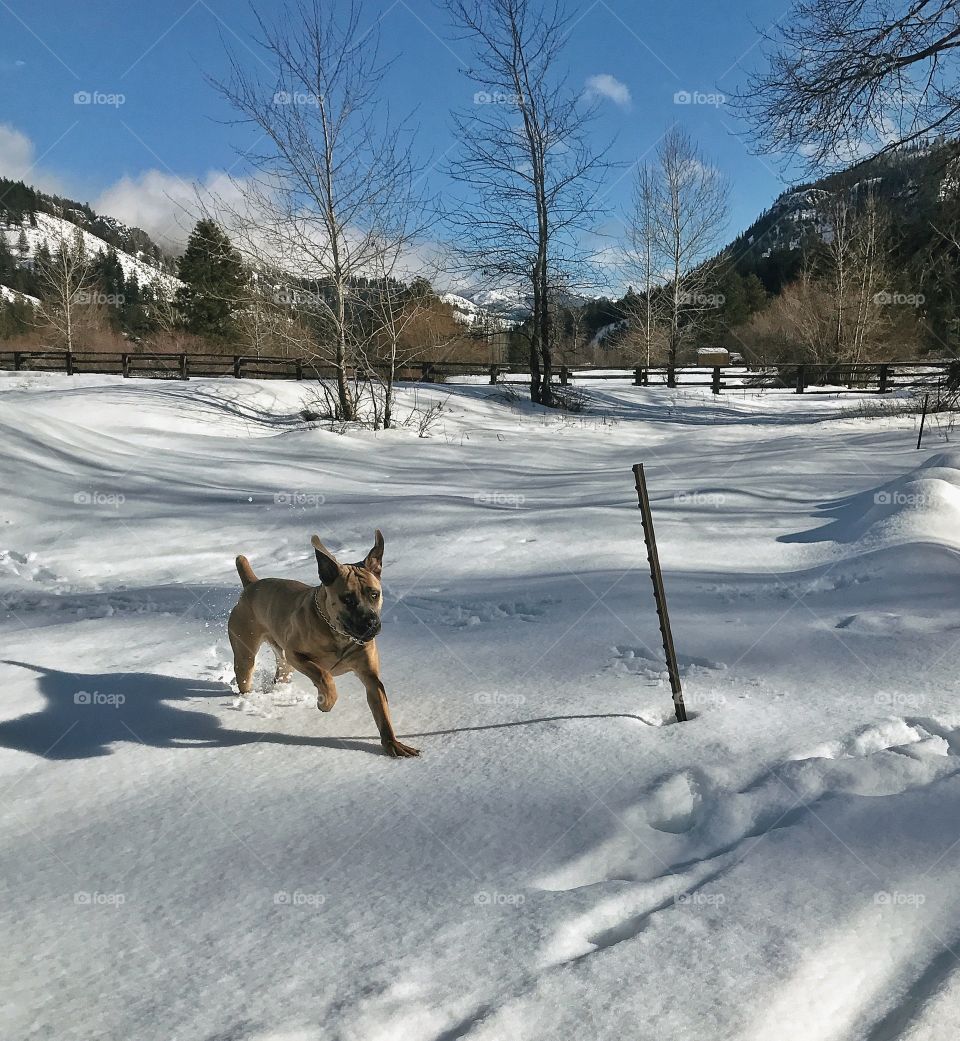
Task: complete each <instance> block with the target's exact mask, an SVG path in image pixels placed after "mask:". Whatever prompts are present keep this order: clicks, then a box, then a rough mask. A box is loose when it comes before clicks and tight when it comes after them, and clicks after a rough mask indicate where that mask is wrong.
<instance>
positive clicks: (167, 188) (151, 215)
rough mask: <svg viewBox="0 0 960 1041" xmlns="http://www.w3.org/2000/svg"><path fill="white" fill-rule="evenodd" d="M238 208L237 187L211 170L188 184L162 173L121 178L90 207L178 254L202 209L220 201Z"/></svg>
mask: <svg viewBox="0 0 960 1041" xmlns="http://www.w3.org/2000/svg"><path fill="white" fill-rule="evenodd" d="M224 201H225V202H227V203H228V204H237V205H239V204H240V203H241V202H242V194H241V191H240V186H239V185H238V184H237V182H235V181H233V180H232V179H231V178H230V177H229V176H227V174H226V173H224V172H223V171H220V170H211V171H209V172H208V173H207V175H206V176H205V177H204V178H203V179H202V180H200V181H190V180H188V179H186V178H184V177H177V176H176V175H175V174H170V173H165V172H164V171H162V170H145V171H144V172H143V173H140V174H138V175H137V176H136V177H122V178H120V180H119V181H117V182H116V183H115V184H112V185H111V186H110V187H109V188H107V189H106V190H105V191H103V192H101V193H100V195H99V196H98V197H97V198H96V199H93V200H91V203H90V205H91V206H92V207H93V209H94V210H95V211H96V212H97V213H105V214H109V215H110V216H111V217H116V218H117V220H121V221H123V222H124V224H130V225H132V226H134V227H137V228H143V230H144V231H145V232H147V234H148V235H149V236H150V237H151V238H152V239H153V240H154V241H155V242H156V243H157V244H158V245H159V246H160V247H161V248H163V249H165V250H169V251H170V252H173V253H177V252H179V251H180V250H181V249H182V248H183V246H184V244H185V242H186V241H187V236H188V235H189V234H190V230H191V228H192V227H193V225H194V224H195V223H196V222H197V220H198V219H199V217H200V215H201V213H202V212H204V211H205V210H211V209H214V210H215V209H217V208H219V206H220V204H221V203H223V202H224Z"/></svg>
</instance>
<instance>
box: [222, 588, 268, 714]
mask: <svg viewBox="0 0 960 1041" xmlns="http://www.w3.org/2000/svg"><path fill="white" fill-rule="evenodd" d="M227 632H228V634H229V636H230V646H231V647H232V648H233V672H234V675H235V676H236V679H237V689H238V690H239V691H240V693H241V694H249V693H250V691H251V690H252V689H253V669H254V666H255V665H256V663H257V651H258V650H259V649H260V644H261V642H262V641H263V633H262V632H260V631H259V630H258V628H257V627H256V626H255V624H254V622H253V618H252V617H251V613H250V609H249V608H248V607H247V605H246V604H245V603H244V602H243V600H241V601H240V603H239V604H237V606H236V607H235V608H234V609H233V610H232V611H231V612H230V622H229V624H228V625H227Z"/></svg>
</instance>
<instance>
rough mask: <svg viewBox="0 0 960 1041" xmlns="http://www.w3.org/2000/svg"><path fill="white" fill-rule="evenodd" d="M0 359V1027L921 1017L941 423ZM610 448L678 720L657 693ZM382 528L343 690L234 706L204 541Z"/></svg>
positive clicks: (941, 845)
mask: <svg viewBox="0 0 960 1041" xmlns="http://www.w3.org/2000/svg"><path fill="white" fill-rule="evenodd" d="M305 393H308V388H306V387H304V386H303V385H300V386H297V385H295V384H282V383H263V384H256V383H254V382H250V381H242V382H238V381H232V380H231V381H227V380H223V381H215V380H210V381H206V380H193V381H191V382H189V383H165V382H163V383H161V382H150V381H138V380H128V381H121V380H119V379H113V378H109V377H93V376H86V377H74V378H73V379H70V378H67V377H55V376H36V375H34V376H30V375H18V376H7V377H6V378H2V379H0V424H2V438H3V453H2V455H0V476H2V489H3V491H2V498H0V608H2V611H0V624H2V640H3V654H2V658H3V659H4V661H3V663H2V664H0V678H2V688H0V689H2V701H0V706H2V713H0V790H2V792H3V801H2V806H3V810H2V812H3V829H2V847H0V848H2V858H3V869H2V872H0V878H2V885H3V888H4V901H3V904H4V914H5V919H6V931H5V941H4V944H3V947H2V951H0V979H2V980H3V982H4V987H3V991H4V997H3V1004H2V1007H0V1020H2V1022H0V1036H3V1037H4V1038H11V1039H14V1038H16V1039H21V1038H49V1039H54V1038H55V1039H56V1041H81V1039H82V1041H91V1039H96V1041H114V1039H116V1041H130V1039H134V1041H173V1039H176V1041H187V1039H189V1041H194V1039H195V1041H227V1039H229V1041H318V1039H324V1041H326V1039H343V1041H441V1039H446V1041H452V1039H454V1038H470V1039H472V1041H502V1039H508V1038H509V1039H550V1041H557V1039H567V1038H570V1039H574V1038H576V1039H591V1041H593V1039H621V1038H651V1039H657V1041H673V1039H694V1038H696V1039H701V1038H712V1039H720V1038H730V1039H734V1038H735V1039H744V1041H746V1039H749V1041H768V1039H776V1041H793V1039H796V1041H801V1039H802V1041H827V1039H843V1041H853V1039H865V1041H892V1039H896V1038H906V1039H909V1041H921V1039H922V1041H929V1039H939V1038H943V1039H947V1038H950V1039H953V1038H955V1037H956V1036H957V1032H958V1030H960V963H958V960H957V959H958V957H960V884H958V883H960V863H958V861H960V702H958V695H957V685H958V680H957V675H958V670H957V659H958V655H960V557H958V551H960V452H958V451H957V450H955V449H952V448H951V447H950V445H949V444H947V443H945V441H944V440H943V438H942V437H940V436H939V431H938V428H937V426H936V425H935V424H934V426H933V427H932V429H931V430H930V432H929V433H928V446H927V447H925V449H924V450H923V451H921V452H917V451H915V450H914V442H915V437H916V433H915V427H914V420H913V418H897V417H895V416H892V415H891V416H886V417H880V418H864V417H863V416H857V410H858V401H857V399H856V398H855V397H851V396H845V397H843V398H840V399H836V398H832V397H828V396H823V395H818V396H808V397H799V396H796V395H792V394H789V393H786V392H783V393H780V392H767V393H766V394H764V395H761V394H752V393H738V394H729V395H725V396H723V397H722V398H719V399H716V398H713V397H712V396H711V395H710V394H709V393H700V392H698V391H695V390H688V391H677V392H669V391H667V390H665V389H663V388H650V389H645V388H633V387H631V386H629V385H628V383H627V382H626V381H624V382H623V383H622V384H620V383H610V384H605V385H603V386H602V387H598V386H596V385H593V386H588V387H587V393H588V394H589V395H590V397H591V399H592V411H591V413H590V414H588V415H587V416H584V417H576V418H563V417H558V416H555V415H551V416H546V417H545V416H543V415H540V414H538V413H537V412H535V411H533V410H532V409H530V408H529V407H523V406H518V405H516V404H511V403H510V402H509V401H507V400H504V399H503V397H502V391H501V390H499V389H498V388H493V387H487V386H482V385H470V386H460V387H449V386H448V387H432V388H427V389H424V388H420V389H418V390H416V391H414V390H413V389H405V390H404V391H403V392H402V394H401V403H400V409H399V411H400V412H401V413H403V412H405V411H408V410H409V409H410V408H412V407H413V406H414V405H415V404H416V405H417V406H419V407H421V408H422V407H423V406H424V405H425V404H428V403H429V402H431V401H433V400H437V399H439V400H445V401H446V407H445V410H444V412H443V414H442V417H441V419H440V421H439V422H438V423H437V424H436V425H435V426H434V427H433V429H432V431H431V436H430V437H429V438H426V439H421V438H418V437H417V433H416V430H415V428H413V427H410V428H406V429H400V430H397V431H392V432H389V433H379V434H374V433H371V432H347V433H345V434H339V433H336V432H331V431H328V430H325V429H322V428H314V429H305V428H304V427H303V425H302V424H301V423H300V421H299V419H298V418H297V410H298V407H299V405H300V402H301V397H302V395H304V394H305ZM638 461H640V462H644V463H645V464H647V475H648V482H649V485H650V489H651V494H652V497H653V499H654V506H653V508H654V516H655V520H656V524H657V529H658V535H659V539H660V553H661V560H662V563H663V567H664V573H665V580H666V585H667V592H668V596H669V601H670V608H671V614H672V617H673V622H674V633H675V638H676V642H677V647H678V651H679V654H680V656H681V659H682V664H683V672H684V683H685V693H686V699H687V703H688V706H689V709H690V711H691V716H692V719H691V720H690V721H689V722H688V723H686V724H677V723H675V722H673V719H672V715H671V704H670V695H669V690H668V687H667V686H666V684H665V683H664V680H663V675H662V666H661V664H660V659H661V652H660V645H659V635H658V631H657V627H656V618H655V615H654V611H653V605H652V602H651V594H650V580H649V577H648V576H647V574H646V571H645V555H644V551H643V548H642V541H641V528H640V521H639V515H638V512H637V509H636V498H635V494H634V490H633V479H632V475H631V472H630V467H631V465H632V464H633V463H634V462H638ZM375 527H380V528H382V529H383V531H384V534H385V536H386V565H385V571H384V578H385V592H386V600H387V602H386V606H385V609H384V614H385V624H384V629H383V633H382V636H381V637H380V640H379V644H380V650H381V656H382V659H383V663H384V678H385V682H386V685H387V690H388V691H389V693H390V696H391V705H392V708H393V714H394V719H395V721H396V723H397V728H398V731H399V733H400V735H401V737H402V738H405V739H407V740H409V742H411V743H413V744H416V745H418V746H420V748H421V749H422V752H423V755H422V758H420V759H418V760H392V759H388V758H386V757H385V756H383V755H381V754H380V747H379V743H378V741H377V740H376V731H375V728H374V726H373V721H372V719H371V718H370V716H369V713H368V710H367V706H366V701H365V698H364V697H363V692H362V689H361V687H360V685H359V683H357V682H356V681H354V680H353V679H352V678H349V677H347V678H344V679H343V680H342V681H341V682H340V688H341V698H340V701H339V703H338V705H337V707H336V708H335V710H334V711H333V712H332V713H331V714H329V715H321V714H320V713H318V712H317V710H316V708H315V707H314V703H315V699H314V697H313V696H312V694H311V692H310V690H309V689H308V685H307V683H306V681H305V680H303V679H302V678H298V679H297V681H296V683H295V685H294V687H293V689H292V690H291V689H290V688H289V687H283V688H278V689H271V687H270V684H269V682H268V680H269V677H270V676H272V662H271V661H270V660H269V654H265V655H264V657H263V659H262V664H261V666H260V669H259V672H258V677H259V679H258V688H257V691H256V693H255V695H254V696H253V697H252V698H251V699H250V700H249V703H248V704H245V705H244V704H241V703H240V702H239V701H238V700H237V699H236V697H235V696H234V694H233V693H232V691H231V689H230V686H229V683H230V680H231V678H232V671H231V666H230V660H229V653H228V646H227V641H226V633H225V621H226V615H227V613H228V611H229V609H230V607H231V606H232V604H233V602H234V601H235V599H236V596H237V594H238V591H239V581H238V579H237V576H236V573H235V571H234V565H233V558H234V556H235V554H236V553H238V552H243V553H246V554H247V555H248V556H249V557H250V560H251V561H252V563H253V566H254V568H255V569H256V570H257V572H258V573H259V574H261V575H279V576H287V577H295V578H300V579H304V580H308V581H310V580H312V576H314V575H315V570H314V563H313V553H312V550H311V548H310V544H309V539H310V536H311V534H313V533H314V532H317V533H319V534H320V535H321V537H322V538H323V539H324V541H325V542H326V543H327V545H328V546H330V547H331V548H333V549H335V550H336V551H339V552H340V553H341V554H342V557H343V558H344V559H347V560H355V559H359V558H360V557H361V556H362V554H363V553H364V552H365V551H366V550H367V549H368V548H369V546H370V545H371V543H372V536H373V530H374V528H375Z"/></svg>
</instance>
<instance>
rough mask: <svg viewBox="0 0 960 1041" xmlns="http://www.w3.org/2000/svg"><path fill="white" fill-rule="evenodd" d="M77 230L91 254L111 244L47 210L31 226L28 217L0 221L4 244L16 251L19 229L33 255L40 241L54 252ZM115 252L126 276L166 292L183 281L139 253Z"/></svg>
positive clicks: (93, 254)
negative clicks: (15, 221) (14, 222)
mask: <svg viewBox="0 0 960 1041" xmlns="http://www.w3.org/2000/svg"><path fill="white" fill-rule="evenodd" d="M78 230H79V231H80V234H81V235H82V236H83V243H84V247H85V248H86V251H87V255H88V256H90V257H93V256H96V254H97V253H106V252H107V251H108V250H109V249H110V248H111V247H110V246H109V244H108V243H107V242H105V241H104V240H103V239H101V238H100V237H99V236H97V235H93V234H91V233H90V232H89V231H87V230H86V229H83V228H78V226H77V225H76V224H73V223H72V222H71V221H69V220H65V219H64V218H62V217H54V216H53V215H51V214H49V213H42V212H40V213H37V214H36V227H33V226H31V225H30V223H29V222H27V221H24V223H23V225H22V226H21V225H7V224H0V235H3V236H4V238H5V239H6V241H7V245H8V246H9V247H10V249H11V250H13V251H15V252H16V250H17V244H18V242H19V239H20V235H21V232H22V233H23V235H25V236H26V240H27V245H28V248H29V251H30V256H35V255H36V252H37V250H38V249H39V248H40V247H41V245H42V244H43V243H46V245H47V248H48V249H49V250H50V251H51V252H55V251H56V250H57V248H58V247H59V246H60V244H61V243H62V242H72V241H73V238H74V236H75V235H76V232H77V231H78ZM116 253H117V258H118V260H119V261H120V266H121V267H122V268H123V274H124V277H125V278H128V279H129V278H130V277H131V276H132V275H136V277H137V280H138V281H139V282H140V284H141V285H148V284H153V285H154V286H156V287H157V288H160V289H162V290H163V292H164V293H165V294H166V295H168V296H169V295H171V294H172V293H173V292H175V291H176V289H177V288H178V287H179V286H180V285H181V284H182V283H181V282H180V280H179V279H177V278H176V277H174V276H173V275H169V274H167V273H166V272H163V271H159V270H158V269H157V268H156V267H154V266H153V265H152V264H150V263H148V262H147V261H146V260H144V259H143V258H142V257H140V256H131V255H130V254H129V253H124V252H123V251H122V250H116Z"/></svg>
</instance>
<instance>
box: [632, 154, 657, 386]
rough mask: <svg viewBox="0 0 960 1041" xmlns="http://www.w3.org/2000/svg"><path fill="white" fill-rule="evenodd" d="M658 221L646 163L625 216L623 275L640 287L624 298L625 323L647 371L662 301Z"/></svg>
mask: <svg viewBox="0 0 960 1041" xmlns="http://www.w3.org/2000/svg"><path fill="white" fill-rule="evenodd" d="M658 219H659V215H658V191H657V178H656V173H655V171H654V169H653V167H652V166H651V165H650V164H649V163H643V164H642V165H641V166H640V167H639V168H638V169H637V173H636V176H635V178H634V184H633V198H632V206H631V209H630V212H629V214H628V216H627V223H626V227H627V241H626V249H625V264H624V267H625V270H626V273H627V275H628V276H629V277H630V278H631V279H634V280H635V281H636V282H637V284H638V285H639V287H640V292H639V293H632V294H628V295H627V297H626V298H625V299H626V301H627V303H628V305H629V307H630V312H631V313H630V314H629V315H628V321H629V322H630V324H631V326H632V328H633V329H634V330H635V331H636V334H637V339H639V343H638V344H637V346H638V347H639V349H640V357H641V359H642V360H643V362H644V364H645V365H646V366H647V367H648V368H649V367H650V359H651V355H652V353H653V346H654V341H655V339H657V325H658V321H659V317H660V315H659V307H658V305H659V304H660V303H661V301H662V294H660V292H659V291H660V289H661V288H662V286H663V277H662V272H661V269H660V267H659V264H660V261H661V252H662V251H661V249H660V248H659V246H658V236H657V224H658ZM631 339H633V337H631Z"/></svg>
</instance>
